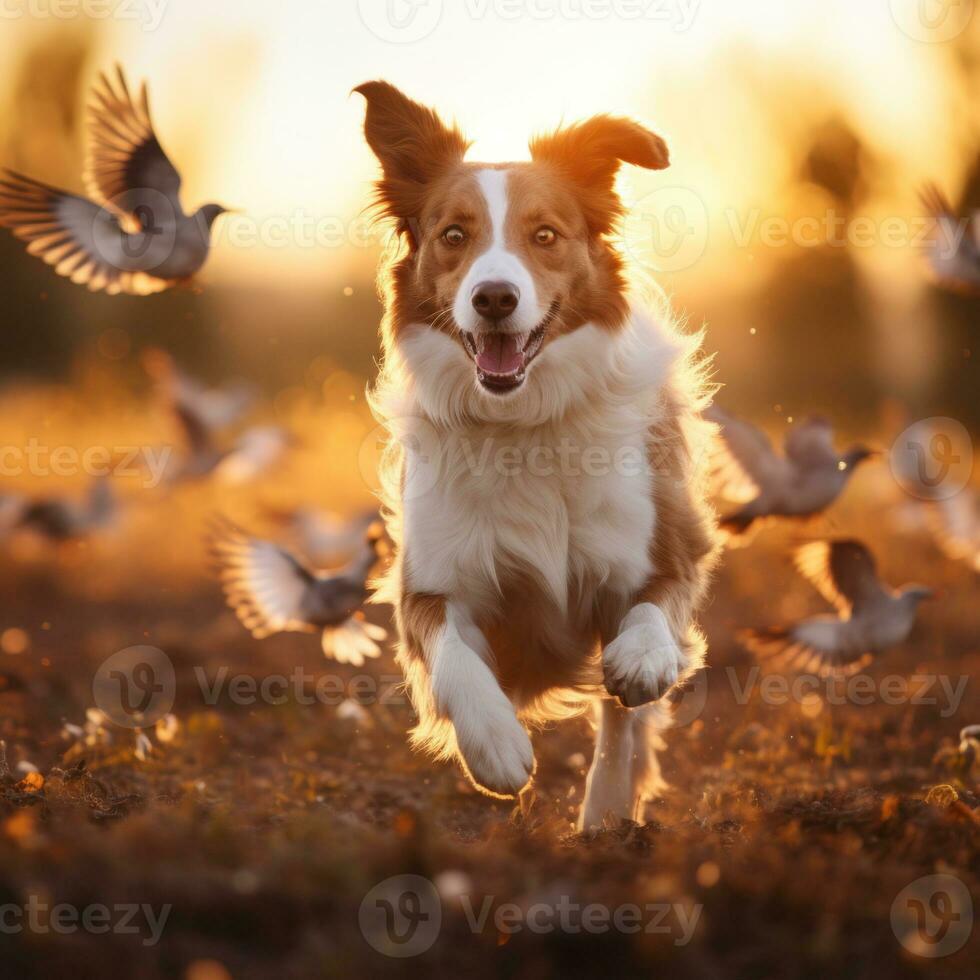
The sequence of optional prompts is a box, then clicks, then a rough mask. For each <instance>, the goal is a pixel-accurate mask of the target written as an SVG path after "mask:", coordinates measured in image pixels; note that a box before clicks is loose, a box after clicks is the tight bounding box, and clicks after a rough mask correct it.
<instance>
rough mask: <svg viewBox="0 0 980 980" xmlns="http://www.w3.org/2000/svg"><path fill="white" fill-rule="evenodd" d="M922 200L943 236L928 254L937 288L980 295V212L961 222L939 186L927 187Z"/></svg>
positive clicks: (937, 239) (922, 193)
mask: <svg viewBox="0 0 980 980" xmlns="http://www.w3.org/2000/svg"><path fill="white" fill-rule="evenodd" d="M921 198H922V203H923V205H924V206H925V208H926V210H927V211H928V212H929V214H930V216H931V217H932V218H934V219H935V221H936V228H937V230H938V232H939V234H938V235H937V236H936V238H935V240H933V241H931V242H930V243H929V245H928V247H927V251H926V258H927V259H928V261H929V265H930V267H931V269H932V274H933V277H934V278H935V280H936V282H937V284H938V285H940V286H942V287H944V288H945V289H949V290H952V291H953V292H957V293H964V294H966V295H970V296H977V295H980V211H974V212H973V214H971V215H970V216H969V217H967V218H958V217H957V216H956V214H955V212H954V211H953V208H952V205H951V204H950V203H949V199H948V198H947V197H946V196H945V195H944V194H943V192H942V191H941V190H940V189H939V188H938V187H937V186H936V185H935V184H927V185H926V186H925V187H924V188H923V189H922V192H921Z"/></svg>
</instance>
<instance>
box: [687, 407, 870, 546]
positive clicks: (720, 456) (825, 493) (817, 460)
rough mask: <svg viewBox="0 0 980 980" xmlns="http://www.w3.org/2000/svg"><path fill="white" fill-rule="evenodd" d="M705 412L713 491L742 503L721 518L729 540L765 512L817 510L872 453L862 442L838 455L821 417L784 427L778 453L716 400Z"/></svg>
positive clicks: (785, 514)
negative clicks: (713, 431) (713, 434)
mask: <svg viewBox="0 0 980 980" xmlns="http://www.w3.org/2000/svg"><path fill="white" fill-rule="evenodd" d="M705 417H706V418H708V419H710V420H711V421H712V422H714V423H716V424H717V425H718V427H719V430H720V433H719V434H720V437H721V438H720V440H719V442H718V444H717V447H716V454H715V459H714V460H713V466H714V477H715V481H716V485H717V487H718V491H719V493H721V495H722V496H724V497H727V498H728V499H729V500H733V501H736V502H741V503H742V504H743V506H742V507H741V508H740V509H739V510H737V511H735V513H733V514H730V515H728V516H727V517H723V518H722V519H721V522H720V524H721V528H722V531H723V532H726V533H727V534H728V535H729V540H731V539H733V538H737V537H738V536H739V535H741V534H744V533H745V532H746V531H747V530H748V529H749V528H750V527H752V526H753V525H754V524H755V523H756V522H757V521H761V520H763V519H765V518H769V517H812V516H814V515H816V514H820V513H821V512H823V511H824V510H826V508H827V507H829V506H830V505H831V504H832V503H833V502H834V501H835V500H836V499H837V497H838V496H839V495H840V493H841V491H842V490H843V489H844V487H845V486H846V485H847V482H848V480H850V478H851V476H852V474H853V473H854V470H855V468H856V467H857V466H858V464H859V463H861V462H863V461H864V460H866V459H867V458H868V457H869V456H872V455H874V451H873V450H871V449H868V448H867V447H865V446H854V447H853V448H851V449H849V450H848V451H847V452H846V453H844V455H843V456H842V455H840V454H839V453H838V452H837V450H836V449H835V448H834V432H833V429H832V428H831V425H830V423H829V422H828V421H827V420H826V419H822V418H811V419H807V420H805V421H804V422H801V423H800V424H799V425H797V426H795V427H794V428H792V429H790V430H789V432H788V433H787V434H786V438H785V440H784V442H783V451H784V452H783V455H780V454H779V453H778V452H777V451H776V450H775V449H774V448H773V445H772V443H771V442H770V441H769V438H768V437H767V436H766V435H765V433H763V432H762V431H761V430H760V429H757V428H756V427H755V426H754V425H751V424H750V423H748V422H745V421H743V420H742V419H738V418H735V417H734V416H732V415H729V414H728V413H727V412H726V411H724V410H723V409H722V408H720V407H719V406H717V405H712V406H711V407H710V408H709V409H708V410H707V411H706V412H705Z"/></svg>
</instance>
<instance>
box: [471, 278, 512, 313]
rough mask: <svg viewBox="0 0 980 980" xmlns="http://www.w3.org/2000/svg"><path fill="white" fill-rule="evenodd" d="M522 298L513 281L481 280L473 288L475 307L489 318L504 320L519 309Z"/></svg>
mask: <svg viewBox="0 0 980 980" xmlns="http://www.w3.org/2000/svg"><path fill="white" fill-rule="evenodd" d="M520 298H521V294H520V293H519V292H518V291H517V287H516V286H515V285H514V284H513V283H512V282H481V283H480V284H479V285H478V286H477V287H476V288H475V289H474V290H473V297H472V302H473V309H474V310H476V312H477V313H479V314H480V316H482V317H486V319H488V320H503V319H504V317H507V316H510V315H511V313H513V312H514V310H516V309H517V301H518V300H519V299H520Z"/></svg>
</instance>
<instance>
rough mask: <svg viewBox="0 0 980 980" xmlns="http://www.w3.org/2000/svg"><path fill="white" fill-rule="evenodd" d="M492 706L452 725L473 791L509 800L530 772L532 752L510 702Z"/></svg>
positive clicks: (518, 790)
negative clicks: (478, 716) (479, 713)
mask: <svg viewBox="0 0 980 980" xmlns="http://www.w3.org/2000/svg"><path fill="white" fill-rule="evenodd" d="M501 697H502V698H503V700H504V701H505V704H501V705H495V706H493V709H491V710H490V711H486V712H485V713H483V716H482V717H480V718H471V719H468V720H467V722H466V723H465V724H463V723H457V724H456V726H455V727H456V742H457V744H458V746H459V752H460V755H461V756H462V758H463V765H464V768H465V769H466V771H467V773H468V774H469V776H470V778H471V779H472V781H473V783H474V784H475V785H476V787H477V789H481V790H483V791H484V792H487V793H490V794H491V795H493V796H504V797H513V796H517V794H518V793H519V792H520V791H521V790H522V789H523V788H524V787H525V786H526V785H527V783H528V780H530V778H531V776H532V774H533V773H534V750H533V749H532V748H531V739H530V738H529V737H528V734H527V732H526V731H525V729H524V726H523V725H522V724H521V723H520V722H519V721H518V720H517V716H516V715H515V714H514V711H513V709H512V708H511V706H510V702H508V701H506V698H505V697H504V696H503V694H501Z"/></svg>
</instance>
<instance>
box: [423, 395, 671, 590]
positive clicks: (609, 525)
mask: <svg viewBox="0 0 980 980" xmlns="http://www.w3.org/2000/svg"><path fill="white" fill-rule="evenodd" d="M616 415H617V416H618V417H616V418H615V419H613V418H608V417H607V418H606V419H604V422H605V423H606V426H605V427H604V428H603V429H601V430H600V429H589V428H585V427H583V426H568V425H560V424H546V425H541V426H535V427H533V428H526V429H513V428H511V427H509V426H505V427H500V426H494V425H486V426H479V427H477V426H474V427H472V428H467V429H463V430H451V431H442V432H440V433H439V438H438V445H439V449H438V455H439V459H438V461H434V460H433V457H432V456H431V455H429V454H428V452H427V450H429V449H431V441H430V440H429V439H425V440H422V443H421V444H420V446H419V448H418V449H417V450H415V451H414V452H413V451H412V450H409V452H408V454H407V458H406V464H407V468H406V472H407V474H408V476H407V479H406V483H405V497H404V513H405V557H406V575H407V579H408V581H409V583H410V584H411V587H412V588H413V589H415V590H419V591H425V592H435V593H438V594H443V595H452V596H461V597H462V596H477V597H481V596H487V597H489V596H490V595H491V594H493V593H499V591H500V590H501V589H503V588H504V587H506V586H507V585H508V584H509V582H511V581H513V580H516V579H518V578H524V579H527V578H528V577H530V578H531V580H532V581H537V582H540V584H541V586H542V588H543V589H544V590H545V591H546V592H547V593H548V594H549V595H550V596H551V597H552V598H553V599H554V601H555V603H556V604H557V605H558V606H559V608H564V607H565V604H566V601H567V596H568V591H569V588H572V587H576V586H580V585H582V584H587V585H593V586H599V585H605V586H606V587H608V588H612V589H615V590H618V591H622V592H623V593H628V592H630V591H631V590H633V589H636V588H638V587H639V586H640V585H642V583H643V582H644V581H645V580H646V579H647V578H648V576H649V574H650V565H649V560H648V557H647V553H648V548H647V544H648V542H649V540H650V537H651V535H652V533H653V528H654V516H655V515H654V508H653V502H652V482H651V481H652V476H651V474H650V471H649V467H648V465H647V452H646V445H645V441H646V440H645V436H646V421H645V418H644V416H643V415H642V414H641V412H639V411H637V410H636V409H632V408H625V407H624V408H620V409H618V410H617V413H616ZM501 430H502V431H501ZM420 455H421V456H423V457H424V458H421V459H420ZM436 471H438V472H436Z"/></svg>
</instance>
